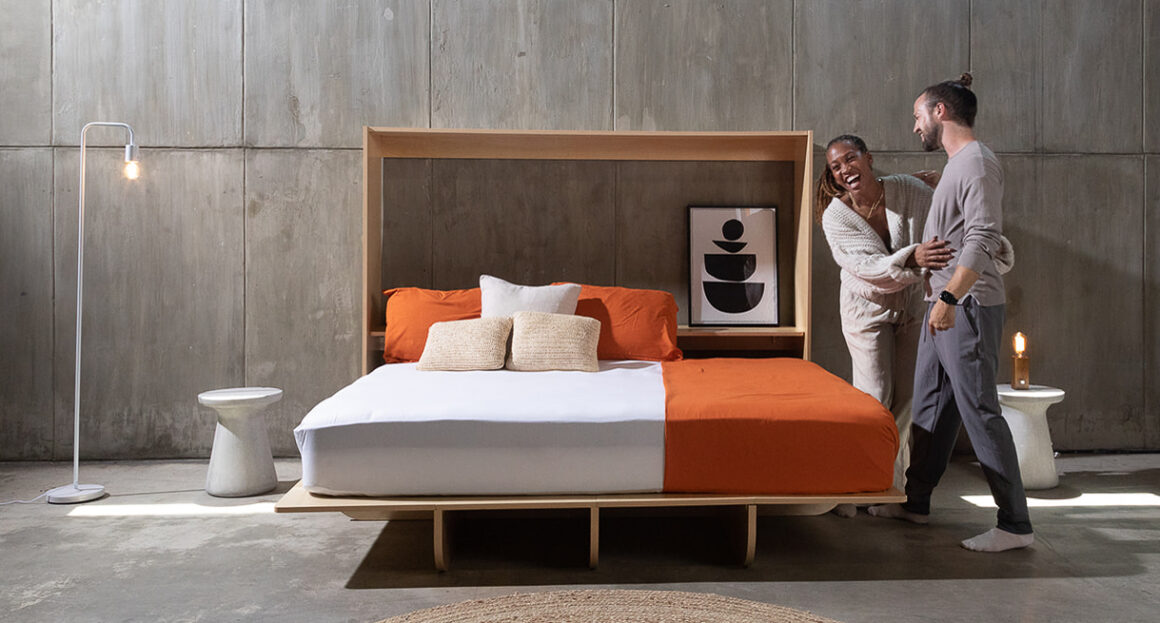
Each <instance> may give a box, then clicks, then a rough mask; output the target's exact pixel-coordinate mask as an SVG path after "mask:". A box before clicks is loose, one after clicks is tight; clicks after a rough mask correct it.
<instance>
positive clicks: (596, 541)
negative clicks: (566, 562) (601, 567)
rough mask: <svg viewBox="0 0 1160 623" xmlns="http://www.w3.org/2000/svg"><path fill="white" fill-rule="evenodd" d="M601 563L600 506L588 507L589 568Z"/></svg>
mask: <svg viewBox="0 0 1160 623" xmlns="http://www.w3.org/2000/svg"><path fill="white" fill-rule="evenodd" d="M599 563H600V507H599V506H593V507H592V508H590V509H588V568H589V569H595V568H596V565H597V564H599Z"/></svg>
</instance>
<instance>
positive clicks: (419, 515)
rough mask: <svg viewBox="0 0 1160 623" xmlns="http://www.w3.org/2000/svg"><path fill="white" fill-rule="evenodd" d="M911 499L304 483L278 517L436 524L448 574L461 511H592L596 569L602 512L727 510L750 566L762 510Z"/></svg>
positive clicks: (591, 561)
mask: <svg viewBox="0 0 1160 623" xmlns="http://www.w3.org/2000/svg"><path fill="white" fill-rule="evenodd" d="M905 499H906V497H905V496H904V495H902V494H901V493H899V492H898V490H897V489H894V488H891V489H888V490H886V491H879V492H876V493H857V494H832V495H731V494H719V495H718V494H703V495H701V494H684V493H641V494H631V493H626V494H615V495H613V494H605V495H545V496H532V495H526V496H478V497H470V496H438V497H410V496H408V497H393V498H372V497H332V496H325V495H314V494H312V493H310V492H308V491H307V490H306V488H305V487H303V486H302V483H301V482H299V483H297V484H295V485H294V487H293V488H291V489H290V491H288V492H287V493H286V495H284V496H283V497H282V499H281V500H279V501H278V502H277V503H276V504H275V505H274V511H275V512H277V513H311V512H323V513H332V512H340V513H343V514H345V515H347V516H348V517H350V518H352V519H356V520H363V521H383V520H392V519H398V518H400V517H405V518H407V519H428V518H429V519H431V521H432V525H433V539H434V545H435V548H434V551H435V568H436V569H438V570H440V571H446V570H447V569H448V568H449V564H450V528H451V526H452V525H453V524H454V518H455V513H456V512H460V511H528V510H549V509H577V510H584V509H587V510H588V516H589V522H590V523H589V543H588V566H589V567H591V568H593V569H595V568H596V566H597V564H598V563H599V559H600V509H602V508H676V507H726V508H728V509H731V510H732V512H733V514H734V515H735V517H736V518H735V520H734V521H733V522H732V523H733V524H734V526H735V531H736V542H737V543H738V562H740V563H741V564H742V565H743V566H746V567H748V566H749V565H750V564H752V563H753V560H754V557H755V556H756V551H757V516H758V514H759V513H758V510H759V507H761V508H766V509H770V510H776V509H778V508H780V509H783V510H784V509H787V508H790V509H792V510H791V511H790V512H784V513H780V514H798V515H801V514H808V515H814V514H821V513H825V512H828V511H829V510H830V509H832V508H833V507H834V506H835V505H837V504H844V503H850V504H883V503H887V502H902V501H905Z"/></svg>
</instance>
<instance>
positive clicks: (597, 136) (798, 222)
mask: <svg viewBox="0 0 1160 623" xmlns="http://www.w3.org/2000/svg"><path fill="white" fill-rule="evenodd" d="M464 161H467V165H465V166H468V167H469V168H468V169H465V170H472V169H470V166H476V167H477V168H478V167H479V165H487V164H488V163H499V164H500V165H502V166H503V167H505V168H503V171H505V172H507V175H506V177H504V178H503V179H504V180H507V181H506V182H504V183H506V184H508V185H509V186H511V187H510V188H509V187H508V186H503V188H504V189H505V190H504V191H503V192H498V193H497V192H492V193H490V194H486V193H485V195H486V196H483V197H482V199H481V198H478V197H474V196H471V197H468V200H469V201H476V200H480V201H484V202H485V203H486V204H487V205H489V206H491V205H492V204H495V203H504V202H506V203H505V205H507V204H511V205H508V207H509V208H511V209H514V210H515V211H514V212H513V214H516V215H519V219H518V220H516V221H513V220H512V219H511V218H509V219H508V221H506V222H507V224H508V227H507V228H503V229H501V230H500V231H501V232H502V236H499V237H498V238H495V239H493V240H490V244H491V245H497V244H504V245H507V246H506V247H504V249H506V250H505V251H504V252H502V253H495V254H492V255H489V256H487V258H488V262H487V263H485V264H484V265H479V257H477V256H478V255H479V254H478V253H475V254H472V253H458V254H452V255H453V256H454V257H455V258H458V261H459V263H460V264H464V265H463V266H460V265H459V264H451V265H447V266H443V265H440V267H436V266H435V262H434V258H436V257H444V256H446V255H447V254H446V253H443V254H440V253H438V252H437V249H436V246H438V245H435V244H434V243H433V242H431V241H432V240H434V239H435V238H436V237H438V236H442V235H444V234H445V231H444V230H445V229H446V227H445V226H446V224H447V223H448V222H450V221H446V220H444V221H440V222H441V223H443V225H444V227H440V226H437V224H436V221H435V218H436V216H438V215H440V214H444V213H447V214H453V215H458V218H464V217H465V215H466V216H471V215H477V217H478V215H479V214H485V213H486V212H484V211H480V210H477V209H464V210H460V211H455V210H453V209H450V208H449V207H448V206H446V205H445V206H444V207H443V208H441V209H438V210H437V209H436V208H435V207H434V205H435V203H434V199H433V197H435V196H436V195H437V194H438V193H437V192H436V189H437V187H438V184H439V182H438V180H437V177H438V175H437V173H436V172H435V169H434V168H433V165H432V163H444V164H449V163H456V162H464ZM472 161H478V162H476V163H475V165H472ZM539 162H564V163H567V162H579V163H584V162H588V163H611V164H610V165H609V166H607V167H605V166H603V165H602V166H601V167H596V168H592V167H589V168H583V167H581V168H579V169H572V168H566V169H561V170H566V171H581V170H582V171H585V172H587V173H582V174H577V175H588V174H593V175H596V176H597V177H598V178H599V179H595V180H586V179H582V178H568V179H571V180H572V182H573V183H572V185H571V187H575V188H586V187H589V186H592V185H593V184H596V183H597V182H599V185H601V187H608V188H613V189H615V190H616V193H615V194H616V196H617V199H616V200H615V201H616V202H617V204H621V203H623V205H622V207H621V208H618V212H616V214H619V216H618V217H612V215H613V214H614V212H611V211H604V212H601V211H599V210H594V209H592V206H591V205H589V204H588V203H587V202H586V201H578V202H573V203H574V204H575V205H579V206H581V207H582V209H580V210H576V211H574V212H569V213H566V214H564V215H563V216H559V215H554V212H553V211H551V210H535V211H530V212H529V211H521V210H519V209H516V208H518V202H517V203H515V204H513V203H512V201H510V200H508V199H507V197H508V196H509V195H519V196H521V197H523V196H524V195H528V196H531V197H538V198H539V199H540V200H541V201H543V202H544V203H545V204H549V203H551V204H554V203H557V199H558V197H557V195H558V194H559V193H560V192H561V188H562V187H564V186H566V184H564V183H563V182H561V181H558V180H554V178H552V179H553V180H554V181H553V182H552V183H551V185H550V187H548V188H546V189H540V191H539V192H538V193H537V192H531V191H527V189H524V188H523V186H522V184H523V183H524V180H523V178H524V177H525V176H523V175H520V174H519V170H520V169H519V167H525V166H526V167H532V168H533V169H535V167H537V166H539V165H537V163H539ZM812 165H813V133H812V132H809V131H801V132H609V131H590V132H589V131H539V130H530V131H515V130H447V129H417V128H372V127H367V128H364V132H363V202H364V206H363V232H362V246H363V262H362V291H363V297H362V298H363V300H362V304H363V317H362V324H363V340H362V351H363V352H362V358H361V359H362V373H363V374H366V373H368V372H370V371H371V370H373V369H374V368H375V367H377V366H378V365H380V364H381V363H382V349H383V333H384V329H385V320H386V319H385V316H384V313H383V310H384V300H383V296H382V292H383V290H384V289H386V288H389V287H393V286H396V285H417V286H421V287H433V288H438V289H450V288H456V287H468V284H467V282H468V281H470V280H474V279H476V277H477V276H478V274H479V272H480V271H491V274H496V275H500V276H504V277H505V278H507V277H510V278H513V279H517V280H519V279H524V280H533V281H534V280H536V279H538V278H539V277H538V275H537V274H536V273H534V272H533V273H527V272H526V271H527V267H528V266H529V265H531V266H539V265H545V266H555V265H564V266H568V267H572V268H571V269H572V270H573V272H566V273H556V272H553V273H552V274H550V275H546V276H545V277H546V278H547V279H548V280H562V279H563V280H572V281H577V282H590V283H601V284H604V285H624V286H630V287H647V288H654V289H660V290H668V291H670V292H677V293H679V292H684V291H685V287H686V284H687V276H688V272H687V268H688V264H687V257H688V256H687V249H686V245H687V239H686V238H685V233H684V231H685V230H684V225H683V224H684V223H685V220H686V218H687V206H688V205H771V204H772V205H779V206H780V208H781V210H780V212H779V214H782V215H783V216H784V219H785V220H784V222H781V221H780V219H781V218H782V217H779V227H778V239H779V240H778V248H779V249H781V250H782V251H779V263H780V267H779V275H780V277H781V284H782V285H779V288H782V289H783V291H782V292H781V294H782V296H783V298H784V299H785V304H784V305H783V307H784V309H782V312H781V313H782V320H781V325H780V326H776V327H691V328H690V327H682V328H681V329H680V331H679V333H678V345H679V346H680V347H681V348H682V349H684V350H685V351H686V355H687V356H688V355H690V354H693V353H695V352H697V351H705V352H712V351H750V350H757V351H777V352H779V353H781V356H792V357H799V358H802V359H806V360H809V358H810V337H811V336H810V302H811V296H810V283H811V280H810V258H811V240H812V231H811V219H810V205H811V200H812V196H811V194H812V193H811V190H812V187H811V186H812V185H811V182H812V178H813V174H812ZM658 167H660V168H659V169H658ZM456 170H457V171H459V169H456ZM480 171H482V172H483V173H487V174H488V175H491V173H489V172H492V169H490V168H486V167H483V168H480ZM553 171H554V173H553V175H555V174H556V173H559V171H556V170H553ZM600 171H603V172H604V173H603V174H601V173H599V172H600ZM658 171H662V172H663V173H664V174H658ZM698 171H703V172H704V174H703V175H701V176H697V175H696V172H698ZM729 172H732V173H729ZM779 172H783V173H784V175H783V173H779ZM461 173H462V171H460V174H461ZM476 173H477V174H479V172H478V171H477V172H476ZM723 173H725V175H724V176H722V174H723ZM457 175H458V174H457ZM600 175H604V176H605V178H607V179H605V178H601V177H600ZM609 176H610V177H609ZM533 177H534V176H533ZM456 179H458V178H456ZM483 179H485V180H488V181H489V183H491V182H490V180H492V179H493V177H486V176H485V177H484V178H483ZM682 180H684V181H682ZM457 183H458V182H457ZM491 185H493V186H494V185H495V184H494V183H491ZM528 193H530V194H528ZM444 200H446V198H444ZM633 215H639V216H638V217H637V218H636V219H635V220H633V219H632V218H630V217H632V216H633ZM532 217H534V218H539V219H541V220H542V222H537V224H536V226H534V227H531V226H529V227H522V226H520V223H522V221H523V220H524V219H526V218H532ZM444 218H445V219H446V215H444ZM553 218H555V219H557V220H552V219H553ZM561 219H562V220H561ZM585 219H586V220H585ZM573 221H575V222H573ZM621 221H623V223H621V226H622V227H624V228H625V231H623V232H621V233H620V234H619V235H618V234H617V231H616V227H617V223H618V222H621ZM658 223H659V224H660V225H659V226H660V227H662V230H663V231H670V230H671V234H670V235H667V236H665V235H659V236H652V237H651V238H649V240H650V244H651V245H653V246H654V247H655V248H654V249H652V251H653V256H651V257H650V258H648V259H649V261H647V262H639V261H633V260H634V258H636V256H635V255H634V253H635V252H636V251H634V249H636V247H637V246H639V245H635V244H630V243H631V242H632V240H633V236H634V235H636V234H638V233H639V231H640V229H641V228H642V227H644V226H645V225H647V226H649V227H644V228H645V229H648V228H650V227H655V226H657V224H658ZM569 224H571V225H576V226H577V227H579V228H580V229H582V230H584V231H588V230H592V231H595V232H600V236H601V238H600V239H602V240H609V241H613V243H614V244H613V246H614V247H616V244H615V241H618V240H619V241H621V242H622V243H623V244H621V246H620V247H617V248H616V249H615V253H614V255H616V256H617V257H622V256H623V257H622V259H623V262H622V263H621V264H618V265H617V266H618V267H619V268H617V269H616V270H614V271H612V272H607V271H605V272H601V271H599V270H593V271H589V272H585V271H586V270H587V269H584V270H580V269H576V268H575V267H574V265H575V266H581V267H584V266H587V265H588V264H594V265H595V264H599V262H596V261H594V260H592V259H591V258H589V261H579V260H575V258H572V255H573V254H574V253H575V252H577V250H579V251H584V250H585V248H586V249H587V252H588V253H589V254H590V255H592V256H593V257H604V256H606V255H608V253H609V248H608V246H607V245H589V246H588V247H581V248H579V249H568V250H567V257H564V256H560V254H556V255H551V254H549V255H551V256H550V257H544V258H538V260H537V261H535V262H529V261H528V259H527V258H526V257H524V256H523V255H521V253H522V251H521V253H516V252H515V251H513V249H515V250H522V249H526V248H538V247H537V245H538V244H540V240H539V238H538V236H540V235H541V233H542V232H543V231H554V230H556V229H559V228H561V227H564V226H566V225H569ZM673 224H676V225H673ZM666 227H667V228H670V229H664V228H666ZM673 227H676V229H672V228H673ZM678 232H680V233H678ZM471 233H472V235H473V236H474V238H472V240H471V246H472V248H473V249H474V248H476V247H482V248H490V247H489V246H488V244H485V242H487V241H483V242H481V241H480V240H476V239H475V238H478V235H480V232H478V231H476V230H474V229H472V230H471ZM498 235H499V234H497V236H498ZM520 236H523V237H520ZM440 240H441V243H440V244H441V245H442V246H441V247H440V248H443V249H453V250H457V251H461V250H463V249H464V245H465V242H464V241H463V240H459V239H455V238H453V237H452V238H448V239H442V238H441V239H440ZM626 245H627V246H626ZM460 255H462V256H463V257H459V256H460ZM563 259H567V260H568V261H562V260H563ZM636 259H640V258H636ZM658 263H659V264H658ZM641 265H644V266H645V267H646V268H647V267H651V268H647V269H644V268H640V266H641ZM657 266H659V267H657ZM630 270H631V271H633V272H630ZM642 271H643V272H642ZM465 275H466V276H470V280H469V279H467V277H466V276H465ZM609 275H612V276H614V277H615V278H616V279H623V280H624V281H625V282H624V283H620V282H619V281H618V282H616V283H612V282H609V281H608V279H610V278H612V277H609ZM680 298H681V297H680V296H678V300H679V299H680ZM904 499H905V498H904V496H903V495H901V494H900V493H899V492H898V491H897V490H895V489H889V490H886V491H881V492H878V493H865V494H855V495H790V496H744V495H679V494H647V495H563V496H502V497H501V496H489V497H446V496H439V497H397V498H368V497H329V496H321V495H313V494H311V493H308V492H307V491H306V490H305V489H304V488H303V487H302V484H301V483H298V484H297V485H295V486H294V487H293V488H292V489H291V490H290V491H289V492H287V493H286V495H285V496H283V498H282V499H281V500H280V501H278V503H277V504H276V505H275V507H274V508H275V511H276V512H279V513H308V512H341V513H344V514H346V515H347V516H349V517H352V518H354V519H359V520H389V519H403V518H407V519H426V518H430V519H432V520H433V523H434V545H435V566H436V567H437V568H438V569H439V570H441V571H442V570H446V569H447V568H448V561H449V552H448V545H449V541H448V530H449V524H450V523H452V520H453V519H454V518H455V516H456V515H457V514H458V513H459V511H508V512H513V511H515V512H523V511H535V510H544V509H576V511H577V512H583V510H585V509H586V510H587V512H588V515H589V518H590V530H589V561H588V562H589V565H590V566H592V567H595V566H596V564H597V562H598V560H599V545H600V509H602V508H609V509H610V508H676V507H717V508H720V509H722V510H723V511H724V512H726V513H727V514H730V515H735V517H736V519H735V525H736V536H737V539H736V541H737V544H738V560H739V562H742V564H744V565H749V564H750V563H751V562H752V561H753V557H754V553H755V548H756V543H757V515H758V511H759V507H760V508H761V509H762V511H761V512H762V513H763V514H765V513H769V514H775V513H776V514H797V515H808V514H821V513H825V512H827V511H829V510H830V509H832V508H833V507H834V506H835V505H836V504H840V503H854V504H876V503H885V502H900V501H903V500H904Z"/></svg>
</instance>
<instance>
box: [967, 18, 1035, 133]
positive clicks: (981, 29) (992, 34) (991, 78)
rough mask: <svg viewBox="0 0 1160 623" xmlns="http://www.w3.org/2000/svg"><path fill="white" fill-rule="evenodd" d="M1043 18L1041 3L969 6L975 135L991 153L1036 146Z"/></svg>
mask: <svg viewBox="0 0 1160 623" xmlns="http://www.w3.org/2000/svg"><path fill="white" fill-rule="evenodd" d="M1042 13H1043V2H1042V0H1024V1H1022V2H1010V1H1008V0H975V1H974V2H972V3H971V74H972V75H973V76H974V78H975V80H974V83H973V84H972V86H971V90H972V91H974V92H975V94H976V95H977V96H978V98H979V116H978V118H977V120H976V122H975V131H976V134H977V136H978V137H979V138H980V139H981V140H983V141H984V142H986V143H987V145H988V146H989V147H990V148H991V149H992V150H994V151H996V152H1030V151H1035V149H1036V147H1037V146H1038V145H1039V127H1040V107H1039V101H1040V100H1039V93H1040V89H1041V88H1042V83H1043V72H1042V69H1041V64H1042V60H1041V55H1040V52H1041V50H1042V43H1041V41H1040V32H1041V31H1042V28H1041V24H1042V20H1043V15H1042Z"/></svg>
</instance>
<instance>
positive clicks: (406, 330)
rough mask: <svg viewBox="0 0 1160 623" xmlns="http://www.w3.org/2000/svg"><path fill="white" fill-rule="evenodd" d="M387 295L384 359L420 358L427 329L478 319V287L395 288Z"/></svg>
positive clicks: (416, 359) (397, 361) (387, 360)
mask: <svg viewBox="0 0 1160 623" xmlns="http://www.w3.org/2000/svg"><path fill="white" fill-rule="evenodd" d="M383 294H385V295H386V296H387V313H386V316H387V331H386V336H385V339H384V341H383V361H386V362H387V363H400V362H408V361H419V357H420V356H422V354H423V348H424V346H425V345H426V344H427V328H428V327H430V326H431V325H432V324H434V323H436V322H442V321H446V320H465V319H467V318H479V288H471V289H468V290H425V289H423V288H394V289H391V290H387V291H385V292H383Z"/></svg>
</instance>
